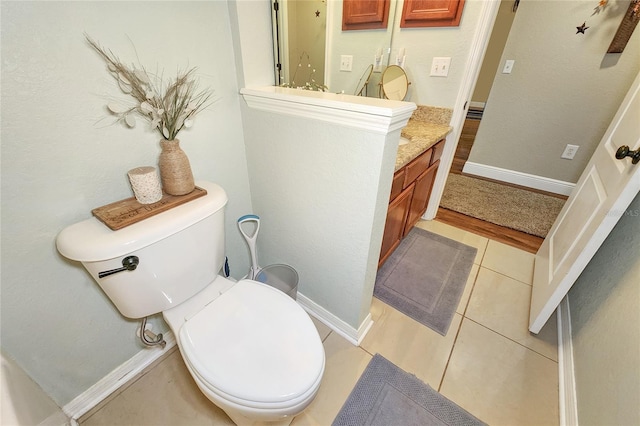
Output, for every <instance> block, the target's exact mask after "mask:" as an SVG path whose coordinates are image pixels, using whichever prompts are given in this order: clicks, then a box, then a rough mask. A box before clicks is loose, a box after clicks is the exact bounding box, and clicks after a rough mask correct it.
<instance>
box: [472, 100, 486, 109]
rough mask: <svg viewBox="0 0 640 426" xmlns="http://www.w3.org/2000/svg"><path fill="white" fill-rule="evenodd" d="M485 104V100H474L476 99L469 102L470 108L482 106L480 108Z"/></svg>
mask: <svg viewBox="0 0 640 426" xmlns="http://www.w3.org/2000/svg"><path fill="white" fill-rule="evenodd" d="M485 105H486V102H476V101H471V102H469V107H470V108H482V109H484V106H485Z"/></svg>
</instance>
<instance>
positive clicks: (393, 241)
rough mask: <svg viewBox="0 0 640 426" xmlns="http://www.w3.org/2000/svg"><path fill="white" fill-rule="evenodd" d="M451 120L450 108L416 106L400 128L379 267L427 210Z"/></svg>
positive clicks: (449, 130)
mask: <svg viewBox="0 0 640 426" xmlns="http://www.w3.org/2000/svg"><path fill="white" fill-rule="evenodd" d="M450 119H451V110H450V109H447V108H434V107H425V106H418V109H417V110H416V111H415V112H414V113H413V115H412V117H411V119H410V120H409V123H408V124H407V126H406V127H405V128H404V129H403V130H402V133H401V135H402V139H403V141H401V145H400V146H399V147H398V154H397V157H396V167H395V173H394V175H393V183H392V185H391V195H390V197H389V209H388V210H387V220H386V223H385V229H384V234H383V237H382V248H381V250H380V260H379V262H378V267H380V266H382V264H383V263H384V261H385V260H387V258H388V257H389V256H390V255H391V253H393V251H394V250H395V249H396V247H398V245H399V244H400V242H401V241H402V239H403V238H404V237H405V235H407V233H408V232H409V231H410V230H411V228H412V227H413V225H415V224H416V222H417V221H418V220H420V217H421V216H422V215H423V214H424V212H425V211H426V209H427V206H428V203H429V197H430V196H431V189H432V187H433V181H434V179H435V176H436V173H437V171H438V166H439V164H440V156H441V155H442V150H443V149H444V143H445V137H446V135H447V134H448V133H449V132H451V130H452V129H451V127H450V126H449V124H448V123H449V121H450Z"/></svg>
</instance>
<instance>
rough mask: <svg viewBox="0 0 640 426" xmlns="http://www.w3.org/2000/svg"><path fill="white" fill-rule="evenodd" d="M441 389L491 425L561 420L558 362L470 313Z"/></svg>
mask: <svg viewBox="0 0 640 426" xmlns="http://www.w3.org/2000/svg"><path fill="white" fill-rule="evenodd" d="M440 392H441V393H442V394H443V395H444V396H446V397H447V398H449V399H451V400H452V401H454V402H456V403H457V404H458V405H460V406H461V407H463V408H465V409H466V410H467V411H469V412H470V413H472V414H473V415H475V416H476V417H478V418H479V419H481V420H483V421H484V422H487V423H489V424H490V425H509V426H513V425H556V424H558V422H559V420H558V364H557V363H556V362H554V361H552V360H550V359H548V358H546V357H543V356H542V355H539V354H537V353H536V352H533V351H531V350H530V349H527V348H525V347H524V346H522V345H519V344H518V343H515V342H513V341H511V340H509V339H507V338H506V337H503V336H500V335H499V334H497V333H495V332H493V331H491V330H489V329H487V328H485V327H483V326H481V325H479V324H476V323H475V322H473V321H471V320H468V319H466V318H465V319H464V320H463V322H462V327H461V328H460V333H459V334H458V339H457V340H456V345H455V347H454V349H453V353H452V354H451V360H450V361H449V365H448V367H447V372H446V374H445V377H444V381H443V383H442V387H441V389H440Z"/></svg>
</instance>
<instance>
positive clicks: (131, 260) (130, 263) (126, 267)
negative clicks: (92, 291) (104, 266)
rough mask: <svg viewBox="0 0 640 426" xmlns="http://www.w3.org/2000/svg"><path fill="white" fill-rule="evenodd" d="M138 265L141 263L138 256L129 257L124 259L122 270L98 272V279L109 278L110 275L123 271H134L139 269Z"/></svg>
mask: <svg viewBox="0 0 640 426" xmlns="http://www.w3.org/2000/svg"><path fill="white" fill-rule="evenodd" d="M138 263H140V259H139V258H138V256H127V257H125V258H124V259H122V268H116V269H110V270H108V271H102V272H98V278H104V277H108V276H109V275H113V274H117V273H118V272H122V271H133V270H135V269H136V268H137V267H138Z"/></svg>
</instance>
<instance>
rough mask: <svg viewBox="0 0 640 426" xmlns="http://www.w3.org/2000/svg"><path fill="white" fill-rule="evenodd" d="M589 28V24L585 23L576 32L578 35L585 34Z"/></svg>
mask: <svg viewBox="0 0 640 426" xmlns="http://www.w3.org/2000/svg"><path fill="white" fill-rule="evenodd" d="M588 28H589V27H587V23H586V22H583V23H582V25H580V26H579V27H576V29H577V30H578V31H576V34H580V33H582V34H584V32H585V31H587V29H588Z"/></svg>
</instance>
